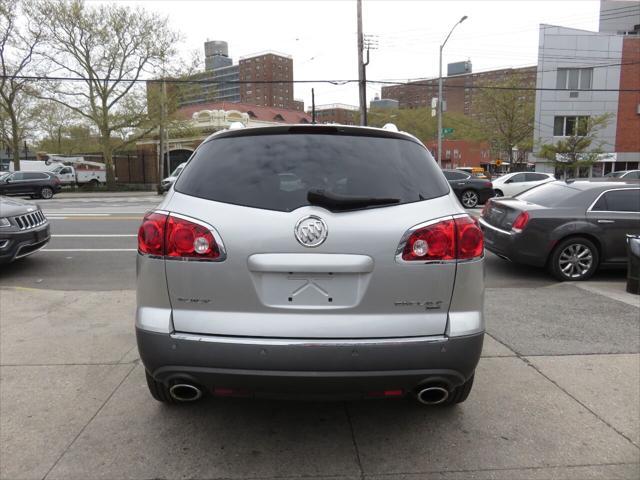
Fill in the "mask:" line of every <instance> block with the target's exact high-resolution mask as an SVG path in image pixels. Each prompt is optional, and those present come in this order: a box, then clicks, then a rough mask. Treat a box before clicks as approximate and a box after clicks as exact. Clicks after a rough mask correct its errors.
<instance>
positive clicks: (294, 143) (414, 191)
mask: <svg viewBox="0 0 640 480" xmlns="http://www.w3.org/2000/svg"><path fill="white" fill-rule="evenodd" d="M317 189H321V190H324V191H326V192H329V193H333V194H336V195H348V196H357V197H376V198H394V199H398V202H397V203H396V204H398V203H410V202H417V201H420V200H427V199H430V198H435V197H440V196H442V195H445V194H447V193H448V192H449V185H448V183H447V181H446V180H445V178H444V176H443V175H442V172H441V171H440V169H439V168H438V166H437V164H436V163H435V161H434V160H433V157H431V155H430V154H429V152H428V151H427V150H426V149H425V148H423V147H422V146H420V145H418V144H417V143H415V142H413V141H410V140H402V139H395V138H379V137H362V136H353V135H327V134H318V133H316V134H291V133H288V134H275V135H255V136H244V137H229V138H219V139H214V140H211V141H209V142H207V143H205V144H203V145H201V146H200V147H199V148H198V150H197V151H196V153H195V154H194V156H193V158H192V159H191V161H190V162H189V164H188V165H187V166H186V167H185V169H184V171H183V172H182V175H180V177H179V178H178V180H177V184H176V190H177V191H178V192H181V193H184V194H187V195H193V196H196V197H201V198H206V199H208V200H215V201H218V202H225V203H232V204H236V205H245V206H249V207H256V208H264V209H269V210H278V211H283V212H286V211H292V210H295V209H296V208H299V207H302V206H305V205H309V202H308V201H307V192H308V191H309V190H317Z"/></svg>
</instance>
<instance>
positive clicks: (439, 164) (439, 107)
mask: <svg viewBox="0 0 640 480" xmlns="http://www.w3.org/2000/svg"><path fill="white" fill-rule="evenodd" d="M466 19H467V16H466V15H465V16H464V17H462V18H461V19H460V20H459V21H458V23H456V24H455V25H454V26H453V28H451V31H450V32H449V35H447V38H445V39H444V42H442V45H440V73H439V75H438V166H439V167H440V168H442V104H443V101H442V49H443V48H444V46H445V45H446V44H447V40H449V37H450V36H451V34H452V33H453V31H454V30H455V28H456V27H457V26H458V25H460V24H461V23H462V22H464V21H465V20H466Z"/></svg>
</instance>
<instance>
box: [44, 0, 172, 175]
mask: <svg viewBox="0 0 640 480" xmlns="http://www.w3.org/2000/svg"><path fill="white" fill-rule="evenodd" d="M36 12H37V15H38V19H39V21H40V24H41V25H43V26H44V31H45V34H46V46H47V48H46V49H45V50H44V51H43V57H44V58H45V59H46V60H47V62H48V64H49V67H50V68H53V69H56V70H57V71H59V72H61V75H63V74H66V75H68V76H70V77H74V78H77V79H79V81H65V82H58V83H57V84H53V85H50V90H49V94H47V95H43V96H42V97H43V98H46V99H48V100H51V101H54V102H57V103H59V104H61V105H63V106H65V107H67V108H68V109H69V110H71V111H73V112H75V113H76V114H78V115H79V116H81V117H84V118H85V119H86V120H87V121H88V122H89V124H90V125H91V126H92V128H95V130H96V131H97V133H98V136H99V140H100V145H101V151H102V155H103V157H104V161H105V166H106V170H107V184H108V185H110V186H111V185H113V184H114V183H115V176H114V165H113V152H114V151H116V150H118V149H122V148H124V147H126V146H127V145H129V144H132V143H134V142H135V141H136V140H137V139H138V138H140V137H141V136H143V135H145V134H146V133H148V131H150V130H151V129H152V128H153V127H152V126H150V125H149V115H148V112H147V102H146V95H145V89H144V85H143V82H141V80H142V79H143V77H144V76H145V75H147V74H150V73H153V72H154V71H157V69H158V68H159V67H160V66H161V63H162V62H163V61H167V60H168V59H170V58H172V56H173V54H174V53H175V50H174V45H175V43H176V41H177V40H178V34H177V33H175V32H173V31H172V30H171V29H170V28H169V25H168V20H167V18H165V17H160V16H158V15H157V14H154V13H150V12H148V11H146V10H144V9H142V8H135V9H133V8H130V7H128V6H123V5H118V4H101V5H95V6H94V5H90V6H89V5H87V4H85V3H84V2H83V1H81V0H41V1H39V2H38V4H37V9H36Z"/></svg>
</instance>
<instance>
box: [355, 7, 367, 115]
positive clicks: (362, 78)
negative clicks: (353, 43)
mask: <svg viewBox="0 0 640 480" xmlns="http://www.w3.org/2000/svg"><path fill="white" fill-rule="evenodd" d="M356 1H357V7H358V88H359V93H360V125H364V126H366V125H367V79H366V73H365V64H364V58H363V56H364V37H363V35H362V0H356Z"/></svg>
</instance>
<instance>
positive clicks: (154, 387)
mask: <svg viewBox="0 0 640 480" xmlns="http://www.w3.org/2000/svg"><path fill="white" fill-rule="evenodd" d="M144 374H145V376H146V377H147V387H149V393H151V396H152V397H153V398H154V399H155V400H157V401H158V402H161V403H167V404H172V405H173V404H175V403H178V402H176V401H175V400H174V399H173V397H172V396H171V395H170V394H169V389H168V388H167V387H166V386H165V384H164V383H161V382H158V381H156V380H155V379H154V378H153V377H152V376H151V375H149V372H147V371H146V370H145V371H144Z"/></svg>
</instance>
